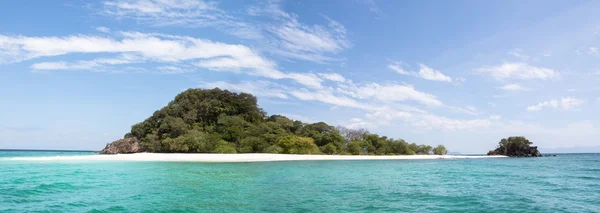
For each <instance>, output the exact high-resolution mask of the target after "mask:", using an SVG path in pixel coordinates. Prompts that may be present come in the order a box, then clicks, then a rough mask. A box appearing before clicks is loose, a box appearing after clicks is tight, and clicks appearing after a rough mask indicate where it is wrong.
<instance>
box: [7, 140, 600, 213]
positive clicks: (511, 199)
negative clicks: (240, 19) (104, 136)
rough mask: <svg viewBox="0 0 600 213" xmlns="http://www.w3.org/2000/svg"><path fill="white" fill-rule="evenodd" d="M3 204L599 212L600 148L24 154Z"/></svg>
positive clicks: (13, 207)
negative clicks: (486, 155)
mask: <svg viewBox="0 0 600 213" xmlns="http://www.w3.org/2000/svg"><path fill="white" fill-rule="evenodd" d="M92 154H94V153H89V152H81V153H79V152H62V153H58V152H3V151H0V212H600V155H599V154H564V155H559V157H544V158H510V159H453V160H448V159H446V160H404V161H402V160H401V161H301V162H261V163H189V162H187V163H176V162H97V161H96V162H85V161H82V162H69V161H18V160H11V158H12V157H15V156H19V157H22V156H39V157H43V156H56V155H92Z"/></svg>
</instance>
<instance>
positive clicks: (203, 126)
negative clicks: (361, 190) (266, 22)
mask: <svg viewBox="0 0 600 213" xmlns="http://www.w3.org/2000/svg"><path fill="white" fill-rule="evenodd" d="M140 152H150V153H273V154H326V155H429V154H435V155H445V154H446V153H447V150H446V147H444V146H443V145H438V146H436V147H432V146H430V145H425V144H421V145H418V144H416V143H408V142H406V141H404V140H402V139H393V138H388V137H386V136H379V135H377V134H372V133H369V132H368V131H367V130H365V129H356V130H355V129H348V128H345V127H341V126H338V127H334V126H331V125H328V124H327V123H324V122H317V123H310V124H309V123H303V122H301V121H298V120H292V119H289V118H287V117H285V116H281V115H271V116H268V115H267V113H266V112H265V111H264V110H263V109H261V108H260V107H259V106H258V104H257V98H256V97H255V96H253V95H251V94H248V93H234V92H230V91H228V90H221V89H219V88H215V89H188V90H186V91H184V92H182V93H180V94H178V95H177V96H176V97H175V99H174V100H173V101H171V102H170V103H169V104H168V105H167V106H165V107H163V108H162V109H160V110H157V111H155V112H154V114H153V115H152V116H150V117H149V118H147V119H146V120H144V121H142V122H140V123H137V124H135V125H133V126H132V127H131V131H130V132H128V133H127V134H125V136H124V138H123V139H120V140H117V141H114V142H112V143H109V144H107V146H106V147H105V148H104V149H103V150H102V151H101V152H100V154H122V153H140Z"/></svg>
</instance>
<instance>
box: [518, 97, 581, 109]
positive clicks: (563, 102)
mask: <svg viewBox="0 0 600 213" xmlns="http://www.w3.org/2000/svg"><path fill="white" fill-rule="evenodd" d="M583 103H585V101H584V100H582V99H577V98H573V97H566V98H562V99H560V100H556V99H555V100H549V101H543V102H540V103H538V104H536V105H531V106H528V107H527V111H540V110H542V109H544V108H555V109H563V110H571V109H574V108H576V107H578V106H579V105H581V104H583Z"/></svg>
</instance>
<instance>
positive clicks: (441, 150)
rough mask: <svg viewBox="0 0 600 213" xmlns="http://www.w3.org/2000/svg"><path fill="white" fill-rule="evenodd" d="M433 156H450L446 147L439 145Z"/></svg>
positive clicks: (434, 149)
mask: <svg viewBox="0 0 600 213" xmlns="http://www.w3.org/2000/svg"><path fill="white" fill-rule="evenodd" d="M433 154H436V155H446V154H448V150H446V147H445V146H444V145H438V146H436V147H435V148H433Z"/></svg>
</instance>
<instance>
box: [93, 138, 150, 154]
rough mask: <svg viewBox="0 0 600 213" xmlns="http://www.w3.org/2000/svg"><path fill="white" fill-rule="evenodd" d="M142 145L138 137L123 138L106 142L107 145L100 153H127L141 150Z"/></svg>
mask: <svg viewBox="0 0 600 213" xmlns="http://www.w3.org/2000/svg"><path fill="white" fill-rule="evenodd" d="M141 147H142V146H141V145H140V142H139V140H138V139H137V138H135V137H130V138H123V139H119V140H116V141H113V142H112V143H109V144H106V147H105V148H104V149H103V150H102V151H100V154H127V153H136V152H140V151H141Z"/></svg>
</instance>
